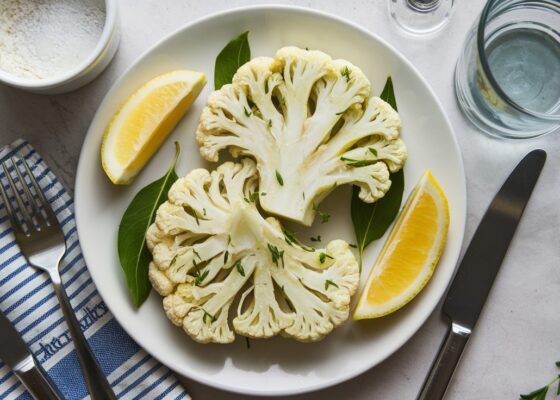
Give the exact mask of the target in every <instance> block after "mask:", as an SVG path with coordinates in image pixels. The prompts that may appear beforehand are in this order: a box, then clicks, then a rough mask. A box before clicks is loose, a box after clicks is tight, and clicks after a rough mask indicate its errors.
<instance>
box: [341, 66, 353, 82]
mask: <svg viewBox="0 0 560 400" xmlns="http://www.w3.org/2000/svg"><path fill="white" fill-rule="evenodd" d="M351 74H352V72H351V71H350V69H349V68H348V66H345V67H344V68H342V70H341V71H340V75H342V76H343V77H345V78H346V83H348V82H350V79H351Z"/></svg>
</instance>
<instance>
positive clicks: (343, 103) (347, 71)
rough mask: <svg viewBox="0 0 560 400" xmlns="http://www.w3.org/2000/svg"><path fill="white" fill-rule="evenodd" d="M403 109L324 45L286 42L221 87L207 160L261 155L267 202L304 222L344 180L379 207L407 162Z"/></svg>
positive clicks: (207, 111)
mask: <svg viewBox="0 0 560 400" xmlns="http://www.w3.org/2000/svg"><path fill="white" fill-rule="evenodd" d="M400 125H401V124H400V118H399V115H398V114H397V112H396V111H395V110H394V109H393V108H392V107H391V106H390V105H389V104H388V103H386V102H385V101H383V100H381V99H380V98H378V97H370V82H369V81H368V79H367V78H366V76H365V75H364V74H363V72H362V71H361V70H360V69H359V68H358V67H356V66H354V65H353V64H351V63H350V62H348V61H345V60H333V59H331V58H330V57H329V56H328V55H327V54H325V53H322V52H320V51H310V50H303V49H299V48H297V47H284V48H282V49H280V50H278V52H277V53H276V55H275V56H274V58H270V57H257V58H254V59H253V60H251V61H249V62H248V63H246V64H245V65H243V66H242V67H240V68H239V69H238V70H237V73H236V74H235V76H234V77H233V81H232V83H231V84H228V85H224V86H223V87H222V88H221V89H220V90H217V91H215V92H213V93H212V94H211V95H210V97H209V99H208V103H207V105H206V107H205V108H204V110H203V112H202V115H201V117H200V122H199V126H198V129H197V141H198V143H199V145H200V152H201V154H202V156H203V157H204V158H205V159H207V160H209V161H218V159H219V152H220V150H222V149H226V148H227V149H229V151H230V152H231V154H232V155H233V156H234V157H238V156H250V157H252V158H254V159H255V161H256V163H257V169H258V172H259V180H260V182H259V187H260V191H261V192H264V193H266V197H263V198H262V199H261V201H260V204H261V206H262V208H263V209H265V210H266V211H268V212H271V213H273V214H276V215H279V216H283V217H287V218H290V219H292V220H294V221H298V222H300V223H303V224H305V225H310V224H311V223H312V222H313V219H314V217H315V213H316V206H317V204H318V203H319V202H320V201H321V200H322V199H323V198H324V197H325V196H327V195H328V194H329V193H330V192H331V191H332V190H333V189H334V188H335V187H336V186H337V185H343V184H349V183H350V184H355V185H357V186H359V187H360V188H361V190H360V198H361V199H362V200H363V201H365V202H369V203H372V202H374V201H376V200H378V199H379V198H381V197H383V196H384V194H385V193H386V192H387V191H388V190H389V187H390V185H391V181H390V179H389V173H390V172H396V171H398V170H399V169H401V168H402V166H403V164H404V162H405V160H406V157H407V152H406V147H405V145H404V143H403V142H402V140H400V139H399V132H400Z"/></svg>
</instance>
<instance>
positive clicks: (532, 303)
mask: <svg viewBox="0 0 560 400" xmlns="http://www.w3.org/2000/svg"><path fill="white" fill-rule="evenodd" d="M387 2H388V1H387V0H376V1H372V0H352V1H339V0H323V1H319V0H315V1H312V0H300V1H285V2H283V3H286V4H297V5H300V6H306V7H311V8H316V9H320V10H322V11H326V12H330V13H333V14H336V15H339V16H342V17H345V18H347V19H349V20H351V21H353V22H355V23H358V24H359V25H361V26H363V27H364V28H366V29H368V30H371V31H373V32H375V33H376V34H377V35H379V36H381V37H382V38H384V39H385V40H387V41H388V42H389V43H391V44H392V45H393V46H395V47H396V48H397V49H398V50H399V51H401V52H402V53H403V54H404V55H405V57H407V58H408V59H409V60H410V61H411V62H412V63H413V64H414V65H415V66H416V68H418V70H419V71H420V73H422V74H423V75H424V76H425V77H426V79H427V80H428V82H429V83H430V84H431V86H432V87H433V88H434V90H435V92H436V93H437V95H438V96H439V98H440V100H441V102H442V104H443V105H444V108H445V109H446V111H447V113H448V115H449V117H450V119H451V122H452V124H453V127H454V129H455V133H456V135H457V138H458V141H459V144H460V147H461V151H462V154H463V161H464V164H465V170H466V175H467V193H468V215H467V228H466V233H465V243H464V244H463V249H464V248H465V247H466V245H467V243H468V241H469V240H470V238H471V236H472V234H473V232H474V230H475V228H476V226H477V224H478V222H479V221H480V218H481V216H482V214H483V212H484V210H485V209H486V206H487V205H488V203H489V201H490V199H491V198H492V196H493V195H494V193H495V192H496V191H497V190H498V188H499V187H500V185H501V184H502V182H503V181H504V179H505V178H506V177H507V175H508V174H509V172H510V170H511V169H512V168H513V167H514V165H515V164H516V163H517V161H518V160H519V159H521V157H522V156H523V155H524V154H525V153H527V152H528V151H529V150H532V149H535V148H542V149H545V150H546V151H547V153H548V160H547V163H546V166H545V168H544V171H543V174H542V176H541V179H540V181H539V183H538V185H537V187H536V189H535V192H534V195H533V198H532V199H531V201H530V203H529V206H528V208H527V209H526V211H525V216H524V218H523V220H522V221H521V224H520V226H519V228H518V231H517V234H516V236H515V238H514V240H513V243H512V246H511V248H510V251H509V253H508V255H507V257H506V259H505V261H504V264H503V265H502V270H501V272H500V274H499V277H498V279H497V280H496V282H495V284H494V287H493V290H492V292H491V294H490V296H489V298H488V301H487V303H486V307H485V308H484V311H483V313H482V315H481V318H480V320H479V322H478V325H477V328H476V331H475V332H474V334H473V336H472V338H471V340H470V343H469V345H468V347H467V349H466V352H465V354H464V356H463V359H462V362H461V365H460V366H459V368H458V369H457V371H456V374H455V377H454V379H453V381H452V383H451V386H450V388H449V392H448V396H447V398H448V399H475V398H476V399H516V398H518V395H519V393H524V392H527V391H529V390H532V389H535V388H537V387H540V386H541V385H543V384H545V383H546V382H548V380H549V379H551V378H552V377H553V376H555V374H558V372H559V371H558V369H557V368H556V367H555V366H554V362H555V361H558V360H560V340H558V338H559V334H558V329H559V328H560V313H559V312H558V304H559V302H560V267H559V265H558V262H559V260H560V246H558V242H557V239H558V237H559V236H560V223H559V222H560V212H558V204H560V190H558V175H556V173H555V172H554V171H555V170H556V168H559V167H560V161H559V159H558V157H557V156H556V153H557V152H558V151H559V150H560V137H559V135H557V134H551V135H548V136H546V137H544V138H540V139H533V140H528V141H520V142H515V141H504V140H497V139H492V138H489V137H487V136H485V135H482V134H480V133H479V132H477V131H476V129H475V128H474V127H473V126H471V125H469V124H468V122H467V121H466V120H465V118H464V117H463V116H462V114H461V113H460V111H459V109H458V107H457V104H456V101H455V98H454V94H453V68H454V65H455V62H456V60H457V57H458V55H459V52H460V50H461V47H462V44H463V40H464V38H465V35H466V33H467V31H468V29H469V28H470V27H471V25H472V24H473V21H474V20H475V18H476V17H477V15H478V13H479V12H480V11H481V9H482V7H483V4H484V1H483V0H469V1H456V2H455V3H456V7H455V11H454V15H453V17H452V22H451V23H450V24H449V25H448V26H447V28H446V29H445V30H444V31H443V32H441V33H440V34H437V35H436V36H432V37H429V38H423V39H415V38H411V37H409V36H406V35H405V34H402V33H401V32H399V31H398V30H397V29H396V28H395V27H394V26H393V25H392V24H391V22H390V21H389V17H388V13H387V9H386V8H387ZM118 3H119V7H120V19H121V23H122V41H121V45H120V49H119V51H118V53H117V55H116V57H115V59H114V61H113V63H112V64H111V65H110V66H109V68H108V69H107V70H106V71H105V72H104V73H103V74H102V75H101V76H100V77H99V78H98V79H96V80H95V81H94V82H93V83H91V84H89V85H88V86H86V87H84V88H82V89H80V90H77V91H75V92H73V93H70V94H65V95H58V96H44V95H36V94H30V93H25V92H22V91H19V90H16V89H12V88H8V87H5V86H0V121H2V131H1V133H0V145H2V144H6V143H9V142H11V141H12V140H14V139H16V138H19V137H24V138H26V139H28V140H29V141H30V142H31V143H32V144H33V145H34V146H35V148H36V149H37V150H38V151H39V152H40V154H41V155H42V156H43V157H44V158H45V160H46V161H47V163H48V164H49V165H50V166H51V168H52V169H53V170H54V172H55V173H56V174H58V176H59V177H60V178H61V179H62V181H63V182H64V183H65V185H66V187H67V188H69V189H70V190H72V189H73V187H74V179H75V174H76V166H77V163H78V157H79V152H80V148H81V146H82V142H83V140H84V135H85V133H86V130H87V128H88V125H89V123H90V121H91V119H92V117H93V115H94V113H95V111H96V109H97V107H98V105H99V103H100V102H101V100H102V99H103V96H104V95H105V93H106V92H107V90H108V89H109V88H110V87H111V85H112V84H113V82H115V80H116V79H117V78H118V77H119V76H120V75H121V74H122V73H123V71H124V70H125V69H126V68H127V67H128V66H129V65H130V64H131V63H132V62H133V61H134V60H135V59H136V58H137V57H138V56H139V55H140V54H142V53H143V52H144V51H145V50H146V49H147V48H148V47H150V46H151V45H152V44H154V43H155V42H156V41H158V40H159V39H161V38H162V37H163V36H165V35H167V34H168V33H170V32H173V31H174V30H176V29H177V28H179V27H180V26H182V25H184V24H186V23H188V22H190V21H192V20H195V19H197V18H199V17H202V16H205V15H208V14H211V13H214V12H216V11H220V10H223V9H226V8H228V7H235V6H241V5H247V4H257V3H264V2H261V1H250V0H248V1H243V0H211V1H208V0H190V1H188V2H186V1H184V0H167V1H165V2H161V1H158V0H149V1H148V0H143V1H141V2H139V1H136V0H120V1H119V2H118ZM555 204H556V206H555ZM445 330H446V325H445V322H444V320H443V319H442V318H441V313H440V309H439V308H438V309H436V311H435V312H434V313H433V315H432V316H431V317H430V318H429V319H428V321H427V322H426V323H425V325H424V326H423V327H422V328H421V329H420V330H419V332H418V333H417V334H416V335H415V336H414V337H413V338H412V339H411V340H410V341H409V342H408V343H407V344H405V345H404V346H403V347H402V348H401V349H400V350H399V351H397V352H396V353H395V354H394V355H393V356H392V357H390V358H389V359H388V360H386V361H385V362H383V363H382V364H381V365H379V366H377V367H375V368H373V369H372V370H370V371H367V372H366V373H364V374H362V375H361V376H359V377H357V378H355V379H353V380H350V381H348V382H345V383H343V384H340V385H338V386H335V387H332V388H328V389H325V390H322V391H318V392H314V393H310V394H306V395H301V396H294V397H290V399H293V400H295V399H304V398H305V399H311V400H314V399H317V400H319V399H321V400H324V399H335V398H348V399H356V400H361V399H364V400H365V399H413V398H414V397H415V396H416V393H417V391H418V389H419V388H420V386H421V384H422V382H423V379H424V376H425V374H426V372H427V371H428V368H429V366H430V364H431V362H432V359H433V357H434V355H435V354H436V351H437V349H438V347H439V345H440V342H441V340H442V338H443V336H444V333H445ZM184 383H185V386H186V387H187V388H188V389H189V391H190V393H191V394H192V397H193V398H194V399H195V400H198V399H225V400H237V399H247V398H248V397H247V396H240V395H235V394H231V393H226V392H221V391H219V390H216V389H213V388H209V387H206V386H204V385H201V384H199V383H196V382H193V381H190V380H189V379H186V378H185V379H184ZM255 399H256V398H255Z"/></svg>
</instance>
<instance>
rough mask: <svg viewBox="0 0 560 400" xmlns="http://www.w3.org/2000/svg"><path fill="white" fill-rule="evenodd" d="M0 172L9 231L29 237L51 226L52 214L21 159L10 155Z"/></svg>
mask: <svg viewBox="0 0 560 400" xmlns="http://www.w3.org/2000/svg"><path fill="white" fill-rule="evenodd" d="M2 171H3V172H4V178H5V181H4V180H0V192H1V194H2V200H3V202H4V205H5V207H6V211H7V214H8V217H9V218H10V222H11V224H12V228H13V229H14V230H19V231H20V232H21V233H23V234H24V235H29V234H31V232H32V231H33V230H36V231H40V230H41V229H42V228H43V227H45V226H46V225H54V224H55V223H56V218H55V216H54V213H53V212H52V210H51V208H50V206H49V205H48V202H47V200H46V198H45V195H44V194H43V191H42V190H41V188H40V187H39V184H38V183H37V180H36V179H35V176H34V175H33V173H32V172H31V169H30V168H29V165H28V164H27V162H26V161H25V159H23V158H20V157H15V156H14V157H11V158H10V159H7V160H5V161H4V162H3V163H2ZM4 182H6V184H5V183H4Z"/></svg>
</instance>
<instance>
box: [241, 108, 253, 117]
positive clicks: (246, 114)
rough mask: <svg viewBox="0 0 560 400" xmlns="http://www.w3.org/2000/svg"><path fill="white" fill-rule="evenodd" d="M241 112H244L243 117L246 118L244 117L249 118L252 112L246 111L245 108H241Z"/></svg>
mask: <svg viewBox="0 0 560 400" xmlns="http://www.w3.org/2000/svg"><path fill="white" fill-rule="evenodd" d="M243 111H244V112H245V116H246V117H250V116H251V114H252V112H251V111H249V110H247V108H246V107H243Z"/></svg>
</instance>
